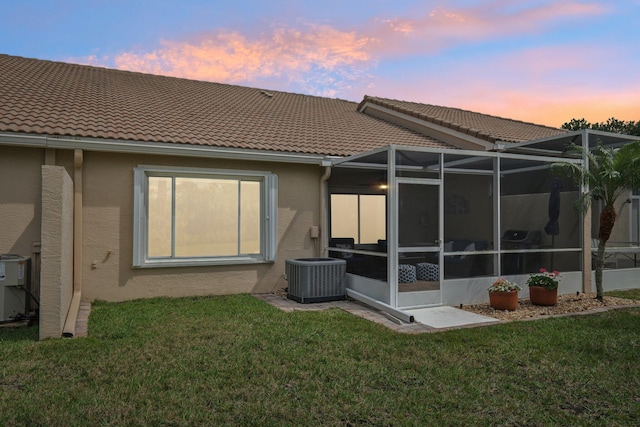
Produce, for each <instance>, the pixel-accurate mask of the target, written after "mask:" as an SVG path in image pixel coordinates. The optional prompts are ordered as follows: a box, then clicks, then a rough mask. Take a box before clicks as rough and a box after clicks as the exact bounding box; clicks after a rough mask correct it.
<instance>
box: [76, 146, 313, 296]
mask: <svg viewBox="0 0 640 427" xmlns="http://www.w3.org/2000/svg"><path fill="white" fill-rule="evenodd" d="M140 165H153V166H171V167H196V168H211V169H233V170H253V171H269V172H272V173H275V174H277V175H278V253H277V259H276V262H275V263H265V264H243V265H230V266H199V267H163V268H145V269H134V268H133V267H132V259H133V247H132V245H133V168H134V167H136V166H140ZM320 176H321V168H320V167H319V166H313V165H290V164H282V163H273V162H250V161H231V160H222V159H197V158H181V157H167V156H141V155H126V154H108V153H92V152H85V154H84V173H83V177H84V196H83V205H84V206H83V233H84V237H83V266H82V271H83V278H82V280H83V297H84V298H85V299H89V300H94V299H101V300H107V301H122V300H128V299H135V298H146V297H154V296H172V297H177V296H190V295H215V294H232V293H244V292H269V291H272V290H274V289H277V288H279V287H285V286H286V281H284V280H283V278H282V275H283V273H284V260H285V259H287V258H293V257H296V258H297V257H308V256H313V255H315V246H316V245H315V241H314V240H312V239H311V238H310V236H309V228H310V227H311V226H312V225H319V221H320V217H319V204H320V200H319V197H320V196H319V192H320V189H319V182H320Z"/></svg>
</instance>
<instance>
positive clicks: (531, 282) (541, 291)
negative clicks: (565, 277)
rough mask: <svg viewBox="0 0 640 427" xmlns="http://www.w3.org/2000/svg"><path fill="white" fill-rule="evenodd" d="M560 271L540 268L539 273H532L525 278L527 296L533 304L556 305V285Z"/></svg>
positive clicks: (558, 281)
mask: <svg viewBox="0 0 640 427" xmlns="http://www.w3.org/2000/svg"><path fill="white" fill-rule="evenodd" d="M559 284H560V273H559V272H557V271H553V272H549V271H547V270H546V269H545V268H541V269H540V272H539V273H536V274H532V275H531V276H529V279H527V285H528V286H529V298H530V299H531V304H534V305H556V304H557V303H558V285H559Z"/></svg>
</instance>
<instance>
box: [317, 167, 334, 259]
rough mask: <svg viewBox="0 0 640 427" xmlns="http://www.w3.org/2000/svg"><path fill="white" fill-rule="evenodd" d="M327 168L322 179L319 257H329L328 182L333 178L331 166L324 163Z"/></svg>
mask: <svg viewBox="0 0 640 427" xmlns="http://www.w3.org/2000/svg"><path fill="white" fill-rule="evenodd" d="M322 164H323V165H324V166H325V168H324V174H323V175H322V178H320V248H318V256H320V257H326V256H327V246H328V242H329V221H328V216H327V185H328V184H327V181H329V177H330V176H331V166H327V164H328V163H326V164H325V162H322Z"/></svg>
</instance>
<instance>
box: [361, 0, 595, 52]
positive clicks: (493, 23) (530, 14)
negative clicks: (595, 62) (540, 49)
mask: <svg viewBox="0 0 640 427" xmlns="http://www.w3.org/2000/svg"><path fill="white" fill-rule="evenodd" d="M606 12H607V10H606V9H605V8H604V7H603V6H602V5H597V4H584V3H579V2H551V3H549V4H536V6H526V4H525V5H523V2H514V1H509V0H500V1H493V2H490V3H487V2H482V4H481V5H479V6H475V7H469V8H463V7H461V8H457V9H445V8H437V9H431V10H429V11H418V12H417V13H416V14H414V15H413V16H412V17H411V18H395V19H384V20H380V21H378V22H377V23H376V24H375V26H374V29H373V33H372V36H373V37H376V38H378V39H380V40H383V41H384V43H381V44H380V47H381V49H382V51H381V52H380V53H381V54H382V55H386V54H390V53H391V54H393V53H395V54H415V53H430V52H436V51H439V50H441V49H444V48H446V47H450V46H455V45H457V44H460V43H465V42H469V41H472V42H478V41H481V40H484V39H488V38H497V37H504V36H507V35H513V34H517V33H525V32H527V33H537V32H541V31H544V29H546V28H548V26H549V25H551V24H552V23H555V22H557V21H558V20H561V19H567V18H571V17H584V16H595V15H601V14H604V13H606Z"/></svg>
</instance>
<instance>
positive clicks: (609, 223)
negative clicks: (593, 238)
mask: <svg viewBox="0 0 640 427" xmlns="http://www.w3.org/2000/svg"><path fill="white" fill-rule="evenodd" d="M615 223H616V210H615V209H614V208H613V206H605V207H604V208H603V209H602V212H601V213H600V229H599V230H598V239H600V241H603V240H604V241H605V242H606V241H607V240H609V237H611V230H613V226H614V225H615Z"/></svg>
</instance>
